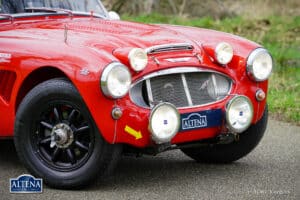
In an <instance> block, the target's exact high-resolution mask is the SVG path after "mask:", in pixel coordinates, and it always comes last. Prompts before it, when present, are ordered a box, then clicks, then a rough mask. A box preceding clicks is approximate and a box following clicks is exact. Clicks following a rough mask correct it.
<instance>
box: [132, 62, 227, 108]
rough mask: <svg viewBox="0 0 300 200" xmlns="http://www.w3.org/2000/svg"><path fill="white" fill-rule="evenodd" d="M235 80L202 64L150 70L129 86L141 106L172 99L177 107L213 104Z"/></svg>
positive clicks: (171, 101)
mask: <svg viewBox="0 0 300 200" xmlns="http://www.w3.org/2000/svg"><path fill="white" fill-rule="evenodd" d="M231 89H232V80H231V79H230V78H228V77H227V76H226V75H224V74H221V73H219V72H216V71H208V70H201V69H199V68H191V67H189V68H175V69H170V70H163V71H159V72H156V73H153V74H150V75H148V76H146V77H144V78H143V79H141V80H139V81H137V82H136V83H135V84H134V85H133V86H132V87H131V90H130V97H131V99H132V101H133V102H134V103H135V104H137V105H139V106H142V107H148V108H150V107H153V106H155V105H157V104H158V103H161V102H169V103H172V104H174V105H175V106H176V107H177V108H190V107H196V106H203V105H208V104H213V103H215V102H218V101H221V100H223V99H224V98H226V97H227V96H228V95H229V94H230V92H231Z"/></svg>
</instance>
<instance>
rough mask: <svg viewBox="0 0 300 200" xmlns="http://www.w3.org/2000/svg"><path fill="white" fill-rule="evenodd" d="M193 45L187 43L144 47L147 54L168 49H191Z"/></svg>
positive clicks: (167, 50)
mask: <svg viewBox="0 0 300 200" xmlns="http://www.w3.org/2000/svg"><path fill="white" fill-rule="evenodd" d="M193 49H194V47H193V45H191V44H189V43H176V44H163V45H157V46H152V47H149V48H147V49H146V52H147V54H155V53H160V52H169V51H182V50H193Z"/></svg>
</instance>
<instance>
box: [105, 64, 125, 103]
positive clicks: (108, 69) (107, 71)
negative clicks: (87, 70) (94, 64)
mask: <svg viewBox="0 0 300 200" xmlns="http://www.w3.org/2000/svg"><path fill="white" fill-rule="evenodd" d="M117 68H119V69H121V70H123V72H124V74H123V76H124V77H125V78H127V79H128V81H127V83H126V84H125V85H124V87H125V90H124V91H123V92H119V94H116V92H114V91H112V90H111V86H110V83H109V82H110V81H109V79H110V78H111V77H110V76H111V75H112V74H111V73H112V72H113V70H115V69H117ZM130 85H131V74H130V71H129V70H128V68H127V67H126V66H125V65H123V64H122V63H120V62H112V63H110V64H109V65H107V66H106V67H105V69H104V70H103V72H102V75H101V90H102V92H103V94H104V95H105V96H107V97H109V98H112V99H119V98H122V97H124V96H126V95H127V94H128V92H129V90H130Z"/></svg>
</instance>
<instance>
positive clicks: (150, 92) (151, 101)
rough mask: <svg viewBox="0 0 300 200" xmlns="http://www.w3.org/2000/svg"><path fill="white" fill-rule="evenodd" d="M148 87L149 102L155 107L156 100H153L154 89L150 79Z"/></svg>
mask: <svg viewBox="0 0 300 200" xmlns="http://www.w3.org/2000/svg"><path fill="white" fill-rule="evenodd" d="M146 87H147V93H148V99H149V104H150V107H151V108H152V107H154V100H153V95H152V89H151V82H150V79H147V80H146Z"/></svg>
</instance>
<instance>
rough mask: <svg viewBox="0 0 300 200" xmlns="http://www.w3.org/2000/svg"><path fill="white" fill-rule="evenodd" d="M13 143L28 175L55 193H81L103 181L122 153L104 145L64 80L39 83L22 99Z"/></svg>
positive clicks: (120, 149)
mask: <svg viewBox="0 0 300 200" xmlns="http://www.w3.org/2000/svg"><path fill="white" fill-rule="evenodd" d="M14 142H15V146H16V150H17V153H18V156H19V158H20V160H21V162H22V163H23V164H24V165H25V167H26V168H27V169H28V170H29V172H30V173H31V174H32V175H34V176H35V177H39V178H42V179H43V180H44V183H46V184H47V185H49V186H50V187H54V188H59V189H79V188H81V187H84V186H87V185H88V184H90V183H91V182H92V181H93V180H95V179H96V178H98V177H99V176H102V177H103V176H104V175H107V174H108V173H109V172H110V171H111V170H112V169H113V168H114V166H115V165H116V163H117V161H118V158H119V157H120V155H121V151H122V146H120V145H110V144H108V143H107V142H106V141H104V139H103V138H102V136H101V134H100V133H99V131H98V129H97V127H96V125H95V123H94V121H93V119H92V117H91V115H90V113H89V111H88V109H87V107H86V105H85V104H84V103H83V100H82V98H81V96H80V94H79V93H78V91H77V90H76V89H75V87H74V86H73V85H72V84H71V83H70V82H69V81H67V80H65V79H52V80H49V81H46V82H43V83H41V84H39V85H37V86H36V87H35V88H33V89H32V90H31V91H30V92H29V93H28V94H27V95H26V97H25V98H24V99H23V101H22V102H21V104H20V106H19V108H18V112H17V114H16V122H15V137H14Z"/></svg>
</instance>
